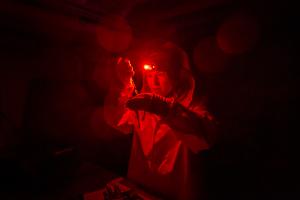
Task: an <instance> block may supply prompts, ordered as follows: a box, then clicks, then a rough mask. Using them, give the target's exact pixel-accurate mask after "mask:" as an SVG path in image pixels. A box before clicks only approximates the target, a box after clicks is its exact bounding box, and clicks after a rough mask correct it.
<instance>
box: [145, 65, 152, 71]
mask: <svg viewBox="0 0 300 200" xmlns="http://www.w3.org/2000/svg"><path fill="white" fill-rule="evenodd" d="M152 69H153V66H152V65H144V70H152Z"/></svg>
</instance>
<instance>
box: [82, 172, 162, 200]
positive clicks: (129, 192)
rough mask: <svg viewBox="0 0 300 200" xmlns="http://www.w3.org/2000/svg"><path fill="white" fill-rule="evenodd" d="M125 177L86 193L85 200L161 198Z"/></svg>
mask: <svg viewBox="0 0 300 200" xmlns="http://www.w3.org/2000/svg"><path fill="white" fill-rule="evenodd" d="M159 199H160V198H158V197H156V196H153V195H151V194H149V193H147V192H145V191H144V190H142V189H141V188H139V187H138V186H136V185H135V184H133V183H131V182H130V181H129V180H126V179H125V178H123V177H118V178H115V179H113V180H112V181H110V182H108V183H107V184H106V186H105V187H103V188H100V189H99V190H96V191H93V192H88V193H85V194H84V200H159Z"/></svg>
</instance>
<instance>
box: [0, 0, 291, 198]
mask: <svg viewBox="0 0 300 200" xmlns="http://www.w3.org/2000/svg"><path fill="white" fill-rule="evenodd" d="M291 7H292V6H290V5H289V3H288V2H287V1H286V2H285V1H281V2H278V3H276V2H273V1H233V0H232V1H230V0H210V1H208V0H202V1H196V0H187V1H180V0H176V1H171V0H164V1H158V0H128V1H125V0H124V1H122V0H117V1H109V0H63V1H59V0H53V1H50V0H30V1H25V0H24V1H22V0H18V1H17V0H14V1H1V3H0V38H1V39H0V80H1V83H0V88H1V89H0V92H1V93H0V95H1V96H0V97H1V98H0V120H1V121H0V177H1V178H0V183H1V184H0V185H1V186H0V194H1V195H2V196H3V198H2V197H0V199H18V198H20V197H23V198H25V197H26V198H27V199H47V198H49V199H51V198H52V199H60V198H61V199H68V198H70V199H71V198H74V199H75V198H76V197H77V195H78V194H79V193H82V192H84V191H89V190H93V189H95V188H97V187H100V186H103V184H104V183H105V182H106V181H107V180H109V179H110V178H111V177H114V176H116V175H121V176H124V175H125V174H126V168H127V163H128V157H129V151H130V141H131V137H130V136H128V135H127V136H124V135H122V134H120V133H119V132H117V131H115V130H113V129H112V128H110V127H108V126H107V125H106V124H105V123H104V121H103V117H102V108H103V99H104V96H105V94H106V93H107V89H108V88H107V86H108V82H109V80H110V78H113V76H112V75H111V68H110V63H111V61H112V59H113V58H114V57H115V56H116V55H127V56H129V57H130V58H132V62H133V64H134V65H135V66H136V67H137V69H136V70H137V72H139V69H138V67H139V66H140V63H141V62H142V58H143V57H142V55H143V52H144V51H145V49H147V48H150V47H152V46H155V42H156V41H157V40H161V39H163V40H170V41H172V42H174V43H176V44H178V45H179V46H181V47H182V48H183V49H184V50H186V52H187V53H188V55H189V57H190V60H191V67H192V71H193V72H194V75H195V78H196V83H197V87H196V91H195V92H196V96H197V97H199V98H205V99H206V100H207V104H208V108H209V109H210V111H211V112H212V113H213V114H214V115H215V116H216V119H217V120H218V122H219V126H220V137H219V138H220V141H219V143H218V144H217V145H216V146H215V147H214V148H212V149H211V150H210V151H209V152H205V156H206V158H207V172H206V174H207V177H206V178H207V186H208V187H207V189H208V191H209V192H210V194H211V199H291V196H293V195H295V194H296V193H295V192H296V185H294V184H293V183H292V179H293V177H294V176H295V174H294V173H293V171H292V166H293V165H292V164H291V160H295V157H293V156H292V152H294V153H295V152H296V150H295V149H292V148H291V144H290V143H289V140H290V139H291V137H290V135H291V134H290V132H291V131H290V130H289V126H288V121H289V120H288V118H289V117H288V116H291V114H289V112H288V106H289V105H292V106H293V105H294V104H293V102H294V101H293V99H292V98H291V97H290V95H289V94H288V90H289V87H288V83H289V82H290V81H292V86H295V79H293V78H292V76H291V74H290V69H291V67H293V66H294V65H295V63H294V62H293V59H294V55H295V47H294V45H293V42H294V36H293V35H294V32H293V30H292V28H293V27H294V26H295V24H294V22H293V21H294V20H295V16H294V12H292V8H291ZM236 13H240V14H246V15H247V16H251V17H253V19H255V21H256V25H257V27H258V28H257V33H258V37H257V38H256V39H255V41H253V45H250V46H249V48H248V49H246V50H245V51H241V52H239V51H235V52H231V53H228V52H224V49H223V51H222V50H221V49H220V48H218V47H217V44H216V42H215V41H216V40H215V38H217V37H218V34H219V32H220V27H222V24H224V23H226V20H228V19H230V17H232V16H235V14H236ZM115 15H118V16H119V18H117V19H118V20H116V21H114V19H115V18H111V17H110V16H115ZM238 16H240V15H238ZM120 19H121V20H120ZM99 27H104V28H108V30H109V31H108V34H105V33H106V32H104V33H103V32H101V29H100V30H99ZM245 30H246V33H245V32H241V33H240V34H239V33H238V34H237V35H235V37H236V40H235V38H234V39H233V41H236V43H237V44H240V43H242V42H243V41H248V40H250V41H251V36H253V35H251V33H250V34H249V35H248V33H249V30H250V31H251V30H252V29H249V27H248V29H247V26H246V29H245ZM243 34H245V35H246V36H245V37H246V39H245V38H244V39H243V37H241V38H242V39H241V38H239V37H237V36H239V35H243ZM99 38H100V39H99ZM240 39H241V40H240ZM252 39H253V38H252ZM253 40H254V39H253ZM103 41H104V43H103ZM112 41H117V42H116V43H114V42H112ZM205 41H206V42H205ZM240 41H242V42H240ZM197 47H199V48H198V49H200V53H199V52H198V54H197V53H195V52H196V50H195V49H197ZM197 59H198V61H199V59H200V61H199V62H200V64H199V62H198V61H197ZM203 60H205V62H204V61H203ZM202 64H203V65H202ZM136 79H137V81H139V78H138V77H136ZM292 91H293V93H295V92H296V90H295V89H293V90H292ZM294 148H295V146H294ZM98 177H100V178H98ZM24 195H25V196H24ZM64 195H65V196H64ZM63 196H64V197H63Z"/></svg>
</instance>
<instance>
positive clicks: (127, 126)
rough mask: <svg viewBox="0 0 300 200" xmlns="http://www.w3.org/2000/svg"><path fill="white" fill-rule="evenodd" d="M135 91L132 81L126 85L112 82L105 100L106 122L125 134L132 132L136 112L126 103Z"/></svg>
mask: <svg viewBox="0 0 300 200" xmlns="http://www.w3.org/2000/svg"><path fill="white" fill-rule="evenodd" d="M133 92H134V85H133V83H132V82H130V83H128V84H127V85H125V86H122V85H120V84H111V85H110V89H109V91H108V94H107V95H106V97H105V100H104V120H105V122H106V123H107V124H108V125H110V126H111V127H113V128H115V129H117V130H119V131H121V132H122V133H125V134H127V133H131V132H132V125H133V120H134V119H133V118H134V113H133V112H132V111H130V110H129V109H127V108H126V107H125V103H126V101H127V100H128V99H129V98H130V97H131V96H132V94H133Z"/></svg>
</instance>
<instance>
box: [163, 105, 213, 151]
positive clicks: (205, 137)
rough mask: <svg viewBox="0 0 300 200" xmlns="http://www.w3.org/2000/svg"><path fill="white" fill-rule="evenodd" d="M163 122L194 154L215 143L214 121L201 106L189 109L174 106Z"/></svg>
mask: <svg viewBox="0 0 300 200" xmlns="http://www.w3.org/2000/svg"><path fill="white" fill-rule="evenodd" d="M165 121H166V123H167V124H168V125H169V126H170V127H171V128H172V129H174V131H175V133H176V135H177V137H178V138H179V139H180V140H182V142H183V143H184V144H185V145H186V146H188V147H189V149H190V150H191V151H192V152H194V153H198V152H200V151H202V150H206V149H209V148H210V147H211V146H213V145H214V144H215V142H216V132H217V126H216V122H215V119H214V118H213V117H212V115H211V114H210V113H209V112H208V111H207V110H206V109H205V107H204V106H202V105H201V104H199V105H197V106H192V107H190V108H186V107H184V106H183V105H181V104H176V105H174V106H173V108H172V109H171V112H170V113H169V115H168V116H167V117H166V119H165Z"/></svg>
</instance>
